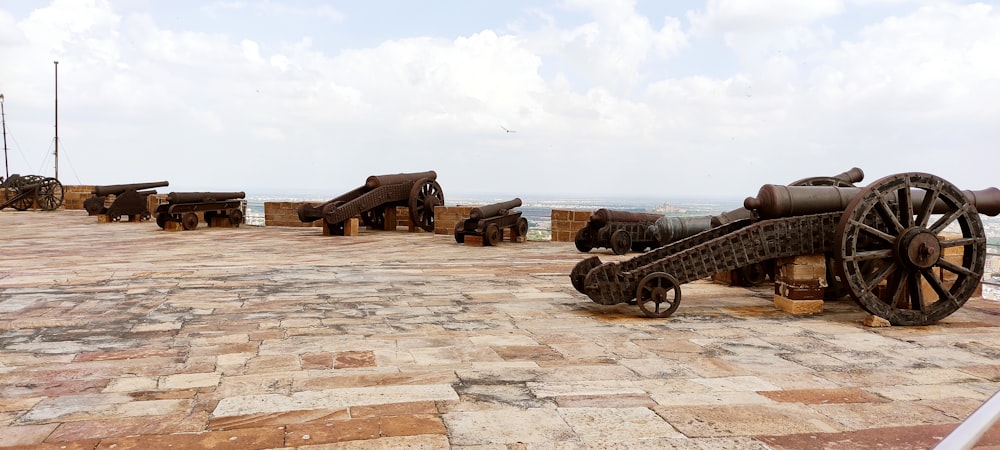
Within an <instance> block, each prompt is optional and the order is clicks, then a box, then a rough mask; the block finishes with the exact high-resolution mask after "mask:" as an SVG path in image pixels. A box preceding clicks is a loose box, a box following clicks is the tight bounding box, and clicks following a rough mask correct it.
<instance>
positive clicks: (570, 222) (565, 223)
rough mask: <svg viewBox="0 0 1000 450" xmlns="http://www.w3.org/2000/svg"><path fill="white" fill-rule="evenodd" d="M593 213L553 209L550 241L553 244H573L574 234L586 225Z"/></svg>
mask: <svg viewBox="0 0 1000 450" xmlns="http://www.w3.org/2000/svg"><path fill="white" fill-rule="evenodd" d="M592 213H593V211H589V210H588V211H581V210H569V209H553V210H552V240H553V241H555V242H573V241H575V240H576V232H577V231H580V229H581V228H583V227H585V226H586V225H587V221H588V220H590V215H591V214H592Z"/></svg>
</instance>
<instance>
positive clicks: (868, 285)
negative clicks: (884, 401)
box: [570, 172, 1000, 325]
mask: <svg viewBox="0 0 1000 450" xmlns="http://www.w3.org/2000/svg"><path fill="white" fill-rule="evenodd" d="M744 206H745V207H746V208H747V209H748V210H752V211H754V212H755V215H756V216H757V217H754V218H748V219H740V220H735V221H733V222H730V223H728V224H724V225H721V226H719V227H715V228H711V229H708V230H705V231H702V232H701V233H698V234H695V235H694V236H691V237H688V238H685V239H681V240H679V241H677V242H674V243H671V244H668V245H666V246H664V247H660V248H657V249H655V250H653V251H651V252H648V253H646V254H643V255H639V256H637V257H635V258H632V259H630V260H626V261H622V262H620V263H616V262H610V263H602V262H601V261H600V259H599V258H597V257H590V258H587V259H585V260H583V261H580V262H579V263H578V264H577V265H576V267H574V268H573V271H572V272H571V274H570V278H571V282H572V283H573V285H574V287H576V288H577V290H579V291H580V292H581V293H584V294H586V295H587V296H588V297H590V299H591V300H593V301H594V302H596V303H599V304H603V305H613V304H618V303H623V302H630V301H633V300H634V301H635V302H636V303H637V304H638V306H639V308H640V309H641V310H642V312H643V313H644V314H645V315H646V316H649V317H668V316H670V315H671V314H672V313H673V312H674V311H675V310H676V309H677V307H678V305H679V304H680V301H681V288H680V286H681V285H682V284H684V283H688V282H691V281H694V280H697V279H701V278H705V277H708V276H711V275H713V274H715V273H720V272H724V271H729V270H733V269H735V268H738V267H744V266H747V265H750V264H755V263H758V262H762V261H767V260H773V259H776V258H781V257H789V256H799V255H814V254H829V255H832V262H831V263H830V264H832V265H833V269H834V271H835V272H836V274H837V276H838V277H839V278H840V280H841V282H842V283H843V284H844V285H845V286H846V290H847V291H848V294H849V295H850V296H851V297H852V298H853V299H854V301H855V302H856V303H857V304H858V305H860V307H861V308H862V309H864V310H865V311H867V312H868V313H870V314H872V315H874V316H878V317H881V318H883V319H886V320H887V321H889V322H890V323H892V324H894V325H928V324H932V323H935V322H937V321H939V320H941V319H943V318H945V317H947V316H948V315H950V314H952V313H953V312H955V311H957V310H958V309H959V308H961V307H962V305H964V304H965V302H966V301H967V300H968V299H969V297H970V296H971V295H972V294H973V292H974V291H975V289H976V287H977V286H978V284H979V282H980V279H981V278H982V275H983V270H984V266H985V258H986V235H985V232H984V229H983V224H982V220H981V219H980V217H979V214H986V215H989V216H995V215H997V214H1000V190H998V189H997V188H987V189H984V190H980V191H960V190H959V189H958V188H957V187H955V186H954V185H953V184H951V183H950V182H948V181H946V180H944V179H942V178H939V177H937V176H935V175H931V174H927V173H920V172H909V173H900V174H895V175H890V176H887V177H884V178H881V179H879V180H877V181H875V182H873V183H872V184H870V185H868V186H866V187H864V188H854V187H838V186H773V185H765V186H764V187H762V188H761V192H759V193H758V196H757V197H753V198H748V199H747V200H745V201H744ZM947 249H955V250H952V251H955V252H958V251H960V253H961V255H960V257H958V258H959V259H960V261H954V258H945V257H944V256H943V254H944V252H945V250H947ZM924 285H926V286H929V289H923V287H924Z"/></svg>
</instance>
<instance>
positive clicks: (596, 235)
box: [573, 208, 663, 255]
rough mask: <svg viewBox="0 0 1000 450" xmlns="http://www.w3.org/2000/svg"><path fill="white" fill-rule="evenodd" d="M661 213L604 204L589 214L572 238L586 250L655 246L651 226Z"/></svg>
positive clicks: (620, 250) (621, 250) (620, 251)
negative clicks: (624, 208) (628, 209)
mask: <svg viewBox="0 0 1000 450" xmlns="http://www.w3.org/2000/svg"><path fill="white" fill-rule="evenodd" d="M661 217H663V216H662V215H660V214H651V213H641V212H631V211H616V210H613V209H607V208H601V209H598V210H596V211H594V212H593V213H592V214H591V215H590V220H588V221H587V224H586V225H584V227H583V228H581V229H580V230H579V231H577V232H576V236H575V238H574V239H573V241H574V243H575V244H576V249H577V250H579V251H581V252H583V253H587V252H589V251H591V250H592V249H594V248H598V247H603V248H610V249H611V251H612V252H613V253H614V254H616V255H624V254H625V253H627V252H628V251H629V250H632V251H635V252H641V251H643V250H646V249H647V248H649V247H656V246H657V243H656V235H655V234H654V230H653V229H652V228H650V227H651V226H652V225H653V223H655V222H656V220H657V219H659V218H661Z"/></svg>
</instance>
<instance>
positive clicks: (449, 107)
mask: <svg viewBox="0 0 1000 450" xmlns="http://www.w3.org/2000/svg"><path fill="white" fill-rule="evenodd" d="M54 61H58V65H56V64H54ZM0 93H2V94H4V104H3V106H4V114H5V115H4V119H5V124H6V130H7V135H6V138H7V148H8V151H7V165H8V168H7V170H8V172H9V173H20V174H40V175H45V176H53V175H54V171H55V167H56V164H55V162H56V158H55V155H54V152H55V144H56V142H57V139H56V130H57V129H58V148H59V158H58V168H59V178H60V180H61V181H62V182H63V183H64V184H94V185H104V184H120V183H134V182H146V181H161V180H167V181H169V182H170V187H169V188H161V189H162V190H163V191H164V192H166V191H199V190H219V191H236V190H243V191H247V192H258V193H259V192H314V193H316V192H318V193H328V194H329V195H322V194H321V195H320V197H321V198H326V197H330V198H332V197H335V196H337V195H340V194H342V193H344V192H346V191H348V190H351V189H354V188H356V187H358V186H360V185H362V184H364V180H365V179H366V178H367V177H368V176H369V175H382V174H395V173H408V172H423V171H428V170H434V171H436V172H437V175H438V177H437V181H438V182H439V183H440V185H441V187H442V190H443V192H444V194H445V199H446V201H447V200H448V198H449V197H450V196H458V197H464V196H472V195H477V194H482V193H501V194H509V195H511V196H521V197H531V196H536V197H537V196H548V197H560V196H561V197H567V198H611V197H617V198H655V199H658V198H662V199H664V201H670V200H671V199H677V198H713V197H720V198H740V199H741V198H744V197H747V196H753V195H755V194H756V193H757V190H758V189H759V188H760V186H761V185H763V184H765V183H773V184H786V183H789V182H792V181H794V180H798V179H801V178H805V177H810V176H824V175H833V174H836V173H840V172H843V171H846V170H848V169H850V168H851V167H860V168H861V169H863V170H864V172H865V174H866V177H865V180H864V181H863V182H861V183H859V185H866V184H868V183H870V182H873V181H875V180H877V179H879V178H881V177H884V176H888V175H892V174H897V173H902V172H910V171H919V172H929V173H933V174H935V175H938V176H940V177H942V178H944V179H946V180H948V181H950V182H952V183H953V184H955V185H956V186H958V187H959V188H960V189H982V188H985V187H990V186H1000V176H998V174H1000V164H998V163H1000V4H994V3H975V2H958V1H933V0H927V1H924V0H916V1H908V0H810V1H801V0H761V1H752V2H748V1H741V0H707V1H690V0H689V1H669V2H665V1H661V0H632V1H630V0H554V1H525V0H510V1H504V2H497V1H493V0H435V1H424V2H414V1H409V0H397V1H382V0H372V1H365V2H358V1H321V0H301V1H295V2H282V1H277V0H261V1H257V0H227V1H218V2H212V1H201V0H198V1H196V0H173V1H169V2H164V1H155V0H52V1H35V0H19V1H16V2H3V3H2V4H0ZM57 93H58V107H56V103H57V102H56V99H57ZM56 116H58V128H56V126H55V123H56ZM508 130H509V131H508Z"/></svg>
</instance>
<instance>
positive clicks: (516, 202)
mask: <svg viewBox="0 0 1000 450" xmlns="http://www.w3.org/2000/svg"><path fill="white" fill-rule="evenodd" d="M518 206H521V199H520V198H515V199H513V200H508V201H506V202H499V203H494V204H492V205H486V206H480V207H478V208H473V209H472V210H471V211H469V218H468V219H465V220H460V221H458V223H457V224H455V241H456V242H458V243H459V244H461V243H464V242H465V237H466V236H480V237H483V238H484V241H483V242H485V243H486V244H487V245H497V243H499V242H500V241H502V240H503V233H504V230H505V229H508V228H509V229H510V230H511V241H517V238H519V237H525V236H527V235H528V219H525V218H523V217H521V211H515V210H514V208H517V207H518Z"/></svg>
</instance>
